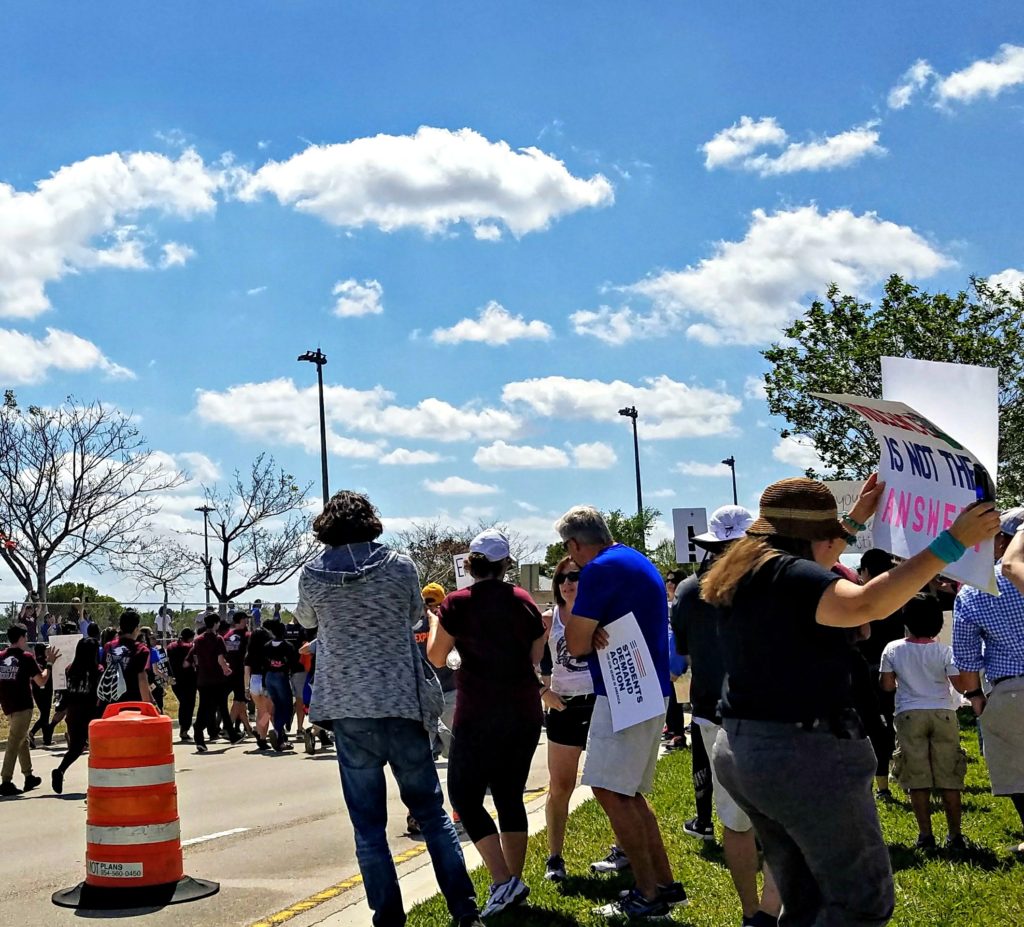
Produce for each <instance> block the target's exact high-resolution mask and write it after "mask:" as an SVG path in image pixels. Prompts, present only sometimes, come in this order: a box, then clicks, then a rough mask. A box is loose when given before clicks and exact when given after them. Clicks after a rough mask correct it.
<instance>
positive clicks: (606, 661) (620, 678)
mask: <svg viewBox="0 0 1024 927" xmlns="http://www.w3.org/2000/svg"><path fill="white" fill-rule="evenodd" d="M604 630H605V632H606V633H607V634H608V646H607V647H605V648H604V649H603V650H598V651H597V661H598V664H599V665H600V667H601V678H602V679H603V680H604V687H605V692H607V693H608V704H609V707H610V708H611V713H612V730H613V731H621V730H624V729H625V728H627V727H632V726H633V725H634V724H640V723H641V722H643V721H649V720H650V719H651V718H656V717H658V716H659V715H664V714H665V697H664V696H663V695H662V694H661V683H660V682H659V681H658V672H657V670H656V669H655V668H654V661H653V660H652V659H651V651H650V649H649V648H648V647H647V641H646V640H644V636H643V634H641V633H640V625H638V624H637V621H636V617H635V616H634V615H633V613H632V612H627V613H626V614H625V615H623V616H622V617H621V618H616V619H615V620H614V621H612V622H610V623H608V624H606V625H604Z"/></svg>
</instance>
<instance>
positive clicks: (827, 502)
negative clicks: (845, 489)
mask: <svg viewBox="0 0 1024 927" xmlns="http://www.w3.org/2000/svg"><path fill="white" fill-rule="evenodd" d="M848 533H849V532H847V530H846V529H845V528H844V527H843V526H842V525H841V524H840V523H839V513H838V511H837V510H836V499H835V496H833V495H832V491H831V490H830V489H829V488H828V487H827V486H826V485H825V484H824V483H819V482H818V481H817V480H810V479H808V478H807V477H805V476H797V477H793V478H792V479H788V480H779V482H777V483H772V485H771V486H769V487H768V488H767V489H766V490H765V491H764V492H763V493H762V494H761V511H760V517H759V518H758V519H757V521H755V522H754V523H753V524H752V525H751V526H750V527H749V528H748V529H747V534H753V535H762V536H764V535H773V534H777V535H780V536H781V537H787V538H801V539H803V540H805V541H830V540H834V539H837V538H845V537H846V536H847V535H848Z"/></svg>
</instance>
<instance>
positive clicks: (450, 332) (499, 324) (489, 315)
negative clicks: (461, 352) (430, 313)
mask: <svg viewBox="0 0 1024 927" xmlns="http://www.w3.org/2000/svg"><path fill="white" fill-rule="evenodd" d="M551 337H552V332H551V326H550V325H548V324H547V323H546V322H541V321H540V320H538V319H534V320H533V321H530V322H527V321H525V320H524V319H523V317H522V316H521V315H512V314H511V313H510V312H509V311H508V310H507V309H506V308H505V307H504V306H502V305H501V303H498V302H495V301H494V300H492V301H491V302H489V303H488V304H487V305H486V306H484V307H483V308H482V309H481V310H480V314H479V315H478V316H477V317H476V318H475V319H463V320H462V321H461V322H456V323H455V324H454V325H453V326H452V327H451V328H435V329H434V331H433V333H432V334H431V336H430V338H431V340H432V341H434V342H436V343H437V344H460V343H461V342H464V341H479V342H482V343H484V344H508V343H509V342H510V341H518V340H522V339H526V340H531V341H549V340H550V339H551Z"/></svg>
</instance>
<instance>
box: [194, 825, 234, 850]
mask: <svg viewBox="0 0 1024 927" xmlns="http://www.w3.org/2000/svg"><path fill="white" fill-rule="evenodd" d="M247 830H249V828H248V827H235V828H233V829H231V830H222V831H218V832H217V833H216V834H204V835H203V836H202V837H192V838H190V839H189V840H182V841H181V845H182V846H183V847H190V846H193V845H194V844H197V843H206V842H207V841H208V840H216V839H217V838H218V837H232V836H234V835H235V834H244V833H245V832H246V831H247Z"/></svg>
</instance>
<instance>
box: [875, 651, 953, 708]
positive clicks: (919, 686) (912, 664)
mask: <svg viewBox="0 0 1024 927" xmlns="http://www.w3.org/2000/svg"><path fill="white" fill-rule="evenodd" d="M879 671H880V672H882V673H895V674H896V714H899V713H900V712H901V711H911V710H915V709H922V708H923V709H940V710H949V711H952V710H954V709H955V708H956V707H957V705H958V704H959V699H958V698H957V696H956V694H955V693H954V692H953V689H952V688H951V687H950V684H949V677H950V676H957V675H959V673H960V670H959V669H957V667H956V664H955V663H954V662H953V648H952V647H950V646H949V644H940V643H939V642H938V641H929V642H928V643H926V644H918V643H915V642H913V641H909V640H901V641H892V642H891V643H889V644H886V645H885V650H883V651H882V664H881V666H880V667H879Z"/></svg>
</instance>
